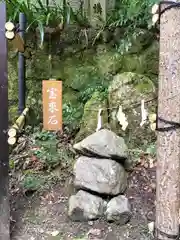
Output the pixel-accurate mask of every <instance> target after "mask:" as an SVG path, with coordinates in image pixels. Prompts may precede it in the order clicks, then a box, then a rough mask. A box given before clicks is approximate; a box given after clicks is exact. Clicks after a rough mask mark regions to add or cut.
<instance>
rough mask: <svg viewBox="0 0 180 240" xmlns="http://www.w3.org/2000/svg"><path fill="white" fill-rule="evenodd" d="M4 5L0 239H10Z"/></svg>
mask: <svg viewBox="0 0 180 240" xmlns="http://www.w3.org/2000/svg"><path fill="white" fill-rule="evenodd" d="M5 23H6V4H5V2H0V59H1V60H0V239H2V240H9V239H10V231H9V228H10V209H9V181H8V180H9V177H8V174H9V161H8V160H9V159H8V142H7V129H8V74H7V43H6V37H5Z"/></svg>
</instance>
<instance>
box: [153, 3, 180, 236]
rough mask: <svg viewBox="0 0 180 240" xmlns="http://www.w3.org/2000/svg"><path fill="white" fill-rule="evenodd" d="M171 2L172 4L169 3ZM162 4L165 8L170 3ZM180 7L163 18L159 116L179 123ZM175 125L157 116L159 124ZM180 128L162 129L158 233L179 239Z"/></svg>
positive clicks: (157, 211)
mask: <svg viewBox="0 0 180 240" xmlns="http://www.w3.org/2000/svg"><path fill="white" fill-rule="evenodd" d="M168 5H169V4H168ZM168 5H167V4H166V5H165V4H164V5H162V8H164V7H167V6H168ZM179 23H180V8H171V9H170V10H167V11H165V12H164V13H163V14H162V15H161V19H160V63H159V95H158V117H159V118H162V119H164V120H168V121H171V122H172V121H173V122H178V123H180V25H179ZM166 127H172V125H169V124H167V123H163V121H162V120H160V119H159V120H158V128H166ZM179 202H180V128H176V129H171V130H169V131H165V129H164V131H159V132H158V139H157V188H156V222H155V237H156V239H159V240H172V239H179V238H178V235H179Z"/></svg>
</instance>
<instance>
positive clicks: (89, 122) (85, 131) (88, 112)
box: [75, 91, 108, 142]
mask: <svg viewBox="0 0 180 240" xmlns="http://www.w3.org/2000/svg"><path fill="white" fill-rule="evenodd" d="M100 108H103V109H105V110H103V112H102V121H103V126H105V125H107V123H108V113H107V99H105V96H103V94H102V93H101V92H98V91H96V92H94V94H93V95H92V97H91V99H90V100H89V101H88V102H87V103H86V104H85V106H84V113H83V117H82V121H81V127H80V131H79V132H78V134H77V136H76V139H75V141H76V142H79V141H81V140H82V139H84V138H85V137H87V136H88V135H90V134H92V133H93V132H95V130H96V128H97V116H98V110H99V109H100Z"/></svg>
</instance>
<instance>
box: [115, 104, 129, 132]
mask: <svg viewBox="0 0 180 240" xmlns="http://www.w3.org/2000/svg"><path fill="white" fill-rule="evenodd" d="M116 118H117V120H118V122H119V124H120V125H121V126H122V130H123V131H125V130H126V128H127V126H128V121H127V117H126V115H125V113H123V110H122V106H119V109H118V112H117V115H116Z"/></svg>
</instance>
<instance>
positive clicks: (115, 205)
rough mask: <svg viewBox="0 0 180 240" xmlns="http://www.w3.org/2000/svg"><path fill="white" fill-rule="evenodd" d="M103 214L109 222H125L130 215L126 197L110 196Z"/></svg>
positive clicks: (122, 223)
mask: <svg viewBox="0 0 180 240" xmlns="http://www.w3.org/2000/svg"><path fill="white" fill-rule="evenodd" d="M105 215H106V218H107V220H108V221H109V222H115V223H117V224H119V225H124V224H126V223H127V222H128V221H129V220H130V218H131V215H132V213H131V206H130V203H129V201H128V199H127V198H126V197H125V196H124V195H119V196H117V197H114V198H112V199H111V200H110V201H109V203H108V204H107V209H106V212H105Z"/></svg>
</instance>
